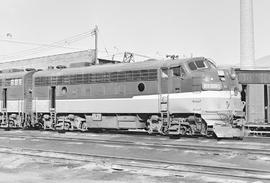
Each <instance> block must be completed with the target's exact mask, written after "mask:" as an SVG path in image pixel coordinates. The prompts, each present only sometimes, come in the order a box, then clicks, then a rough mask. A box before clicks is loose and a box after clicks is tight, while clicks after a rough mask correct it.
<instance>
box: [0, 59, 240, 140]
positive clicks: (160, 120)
mask: <svg viewBox="0 0 270 183" xmlns="http://www.w3.org/2000/svg"><path fill="white" fill-rule="evenodd" d="M82 65H83V64H82ZM75 66H76V67H72V66H71V67H69V68H65V67H58V68H57V69H48V70H43V71H41V70H33V69H30V70H25V71H18V70H10V72H5V73H2V74H0V89H1V91H2V95H1V108H0V109H1V114H2V115H1V127H9V128H11V127H22V128H27V127H39V128H43V129H65V130H81V131H86V130H89V129H145V130H146V131H147V132H148V133H160V134H167V135H169V136H170V137H179V136H181V135H187V136H193V135H203V136H216V137H218V138H226V137H229V138H233V137H236V138H241V137H242V136H243V122H244V118H243V115H241V112H242V111H243V103H242V102H241V100H240V88H239V85H238V82H237V78H236V76H235V74H234V73H233V72H231V71H228V70H224V69H223V70H219V69H218V68H217V67H216V66H215V64H214V63H213V62H211V61H210V60H209V59H206V58H204V57H196V58H187V59H171V60H154V59H150V60H146V61H143V62H136V63H119V64H104V65H92V66H88V67H78V64H77V65H75ZM12 71H13V72H12ZM14 71H17V72H14Z"/></svg>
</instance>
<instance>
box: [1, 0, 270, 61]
mask: <svg viewBox="0 0 270 183" xmlns="http://www.w3.org/2000/svg"><path fill="white" fill-rule="evenodd" d="M253 4H254V25H255V28H254V30H255V57H256V58H260V57H263V56H266V55H269V54H270V36H269V33H270V21H269V18H270V11H269V7H270V1H269V0H254V2H253ZM95 25H97V26H98V28H99V34H98V48H99V57H101V58H111V57H112V55H114V54H115V55H117V56H118V58H117V56H116V57H115V59H120V60H121V59H122V57H123V55H121V53H123V52H125V51H129V52H132V53H136V54H137V56H135V60H136V61H137V60H138V61H139V60H143V59H147V57H153V58H164V57H165V55H167V54H177V55H179V57H180V58H182V57H190V56H194V57H195V56H204V57H207V58H211V59H213V60H214V61H215V62H216V63H217V64H218V65H226V64H237V63H239V62H240V61H239V60H240V0H0V62H4V61H9V60H18V59H24V58H33V57H38V56H44V55H51V54H58V53H64V52H72V51H79V50H86V49H93V48H94V37H93V36H91V35H88V36H87V35H85V36H84V37H82V39H81V40H78V41H76V42H75V41H74V42H72V41H70V40H69V39H67V38H70V37H72V36H76V35H79V34H81V33H85V32H88V31H91V30H92V29H93V28H94V27H95ZM60 40H66V41H65V42H64V43H63V42H61V44H59V47H56V46H55V45H54V46H52V43H54V42H57V41H60ZM41 44H50V47H48V46H47V47H45V46H44V45H43V47H40V45H41ZM63 47H65V48H63ZM37 48H38V49H37ZM33 49H34V51H33ZM138 55H144V56H147V57H141V56H138Z"/></svg>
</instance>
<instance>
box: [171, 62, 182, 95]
mask: <svg viewBox="0 0 270 183" xmlns="http://www.w3.org/2000/svg"><path fill="white" fill-rule="evenodd" d="M184 75H185V71H184V69H183V67H182V66H176V67H171V68H170V76H171V77H170V82H169V83H170V86H169V87H170V91H171V93H180V92H182V89H181V83H182V80H183V77H184Z"/></svg>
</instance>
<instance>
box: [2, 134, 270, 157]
mask: <svg viewBox="0 0 270 183" xmlns="http://www.w3.org/2000/svg"><path fill="white" fill-rule="evenodd" d="M0 137H11V138H26V139H27V138H33V139H38V140H47V141H50V140H56V141H63V142H83V143H93V144H114V145H128V146H133V147H134V146H136V147H148V148H149V147H151V148H159V149H163V148H170V149H178V150H184V149H185V150H195V151H213V152H220V153H226V152H232V151H233V152H243V153H245V154H256V155H265V156H270V149H254V148H253V149H252V148H240V147H228V146H227V147H226V146H221V145H218V146H213V145H212V146H210V145H198V144H194V143H192V144H164V143H136V142H132V141H122V140H102V139H90V138H73V137H44V136H35V135H16V136H14V135H13V136H12V135H7V134H0Z"/></svg>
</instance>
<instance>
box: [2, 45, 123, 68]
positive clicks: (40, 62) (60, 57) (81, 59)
mask: <svg viewBox="0 0 270 183" xmlns="http://www.w3.org/2000/svg"><path fill="white" fill-rule="evenodd" d="M117 62H118V61H111V60H105V59H99V63H100V64H104V63H117ZM71 63H89V64H94V63H95V50H84V51H77V52H71V53H64V54H57V55H50V56H44V57H37V58H31V59H24V60H15V61H10V62H4V63H0V70H1V71H3V70H9V69H27V68H35V69H43V70H45V69H47V68H48V67H56V66H59V65H61V66H66V67H69V65H70V64H71Z"/></svg>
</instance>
